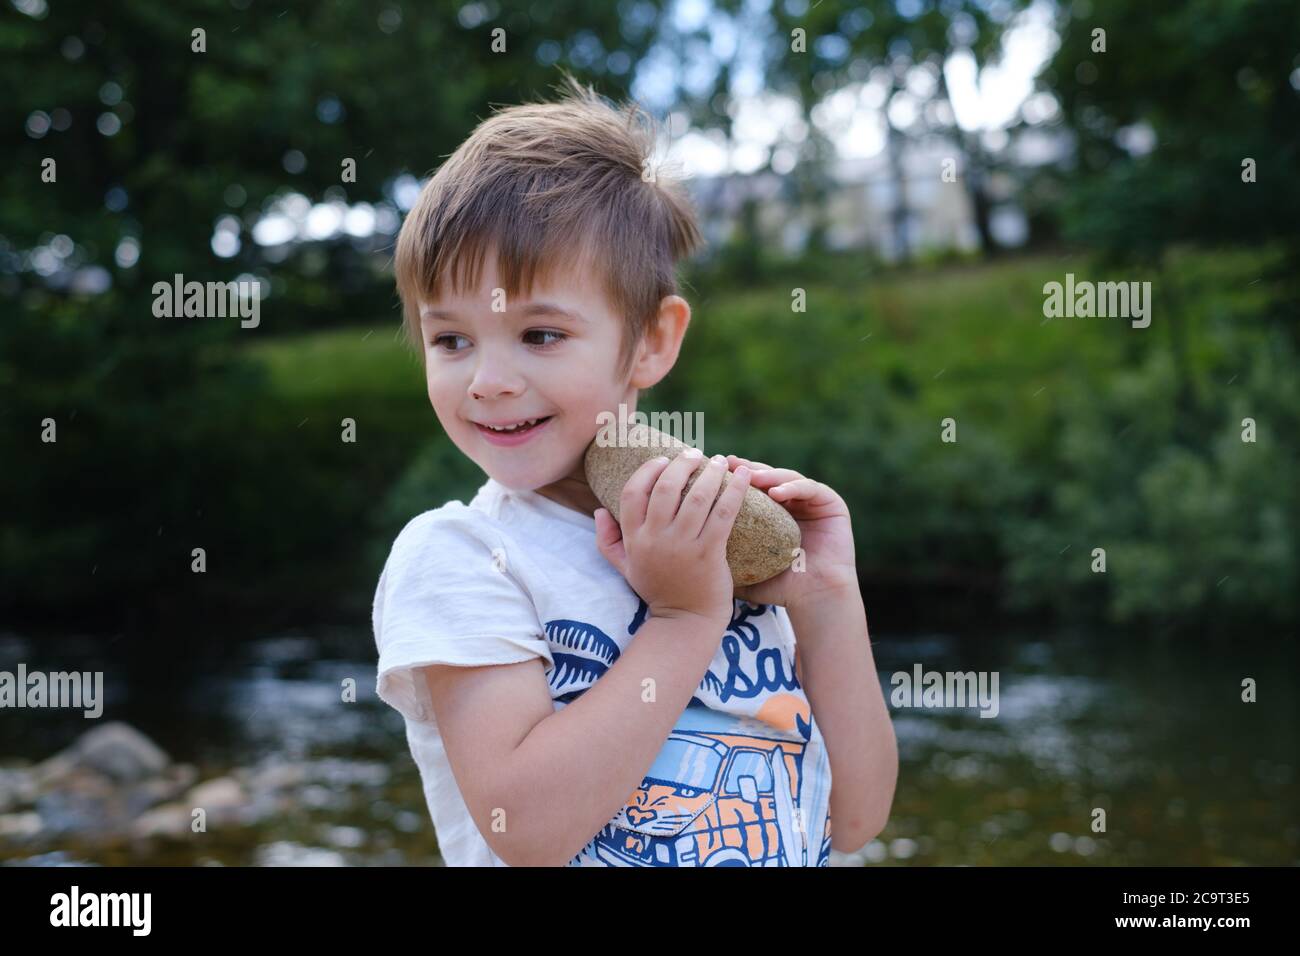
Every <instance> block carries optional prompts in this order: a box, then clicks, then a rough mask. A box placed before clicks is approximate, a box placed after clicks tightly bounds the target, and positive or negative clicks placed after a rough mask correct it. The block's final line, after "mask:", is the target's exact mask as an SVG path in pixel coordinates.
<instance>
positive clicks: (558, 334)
mask: <svg viewBox="0 0 1300 956" xmlns="http://www.w3.org/2000/svg"><path fill="white" fill-rule="evenodd" d="M524 335H554V336H555V337H556V340H555V341H554V342H549V343H545V344H543V345H542V346H541V348H544V349H549V348H551V347H552V346H553V345H558V344H559V343H560V342H563V341H564V340H565V339H567V338H568V336H567V335H565V334H564V333H563V332H556V331H555V330H554V329H529V330H528V331H527V332H525V333H524Z"/></svg>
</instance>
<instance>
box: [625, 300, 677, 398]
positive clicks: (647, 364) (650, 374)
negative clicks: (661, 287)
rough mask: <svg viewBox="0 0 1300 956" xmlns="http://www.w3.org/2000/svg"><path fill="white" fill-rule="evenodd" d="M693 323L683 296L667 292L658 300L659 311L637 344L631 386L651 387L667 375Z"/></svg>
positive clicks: (629, 383) (675, 361)
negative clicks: (687, 330) (688, 328)
mask: <svg viewBox="0 0 1300 956" xmlns="http://www.w3.org/2000/svg"><path fill="white" fill-rule="evenodd" d="M690 324H691V306H690V303H688V302H687V301H686V300H685V299H683V298H682V297H681V296H680V295H667V296H664V297H663V298H662V299H660V300H659V312H658V313H657V314H656V315H655V320H654V321H653V322H652V323H651V324H650V328H649V329H648V330H647V331H646V334H645V337H644V338H643V339H642V340H641V344H640V345H639V346H638V347H637V357H636V359H635V361H634V362H633V363H632V377H631V379H630V381H629V382H628V385H629V386H631V387H632V388H650V387H651V386H653V385H655V384H656V383H658V381H659V380H660V379H662V378H663V377H664V376H665V375H667V374H668V373H669V372H670V371H671V370H672V367H673V366H674V365H675V364H677V353H678V352H680V351H681V347H682V339H684V338H685V337H686V328H687V326H689V325H690Z"/></svg>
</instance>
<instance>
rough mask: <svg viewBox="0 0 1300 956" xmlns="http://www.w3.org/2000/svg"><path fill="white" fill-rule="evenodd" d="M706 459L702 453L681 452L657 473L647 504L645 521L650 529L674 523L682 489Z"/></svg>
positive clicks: (662, 527)
mask: <svg viewBox="0 0 1300 956" xmlns="http://www.w3.org/2000/svg"><path fill="white" fill-rule="evenodd" d="M704 461H706V459H705V458H704V457H703V456H702V455H696V456H693V457H692V456H688V455H687V454H686V452H681V453H680V454H678V455H677V457H675V458H674V459H673V460H672V461H670V462H669V463H668V464H667V465H665V466H663V469H662V471H659V472H658V473H657V475H656V477H657V480H656V481H655V483H654V489H653V490H652V491H651V492H650V501H649V502H648V503H647V504H646V506H645V507H646V512H645V522H646V524H647V525H648V526H649V528H650V530H652V531H658V530H662V529H664V528H666V527H668V525H670V524H672V521H673V518H675V517H676V516H677V509H678V508H679V507H680V506H681V503H682V490H683V489H684V488H685V487H686V482H687V480H688V479H689V478H690V477H691V475H693V474H695V472H696V470H697V469H698V468H699V467H700V464H701V463H702V462H704Z"/></svg>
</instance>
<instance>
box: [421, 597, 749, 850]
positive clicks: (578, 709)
mask: <svg viewBox="0 0 1300 956" xmlns="http://www.w3.org/2000/svg"><path fill="white" fill-rule="evenodd" d="M726 629H727V621H725V620H720V619H715V618H703V617H700V616H697V615H681V616H671V617H655V618H651V619H650V620H648V621H647V622H646V623H645V624H644V625H643V626H642V627H641V629H640V630H638V631H637V635H636V639H635V640H634V641H632V642H631V643H630V644H629V645H628V647H627V649H626V650H624V651H623V653H622V654H621V655H620V656H619V659H618V660H617V661H616V662H615V663H614V665H613V666H612V667H610V669H609V670H608V671H606V672H605V673H604V674H603V675H601V677H600V680H598V681H596V682H595V683H594V684H593V685H592V686H591V687H590V688H589V689H588V690H587V691H586V692H585V693H583V694H582V695H581V696H580V697H578V698H577V699H576V700H574V701H573V702H572V703H570V704H568V705H567V706H565V707H564V708H562V709H561V710H559V711H556V710H555V709H554V704H553V703H552V701H551V694H550V690H549V688H548V687H547V684H546V679H545V671H544V670H543V667H542V664H541V661H540V660H539V659H534V660H530V661H523V662H520V663H516V664H498V665H492V666H487V667H458V666H453V665H434V666H429V667H425V668H423V671H424V678H425V681H426V684H427V686H428V689H429V695H430V697H431V698H432V702H433V710H434V717H435V719H436V720H437V722H438V727H439V731H440V732H441V734H442V739H443V743H444V745H445V746H446V748H447V760H448V762H449V763H450V764H451V768H452V772H453V774H454V775H455V777H456V783H457V785H458V786H459V788H460V792H461V795H462V796H463V797H464V799H465V805H466V807H467V808H468V809H469V812H470V815H471V816H472V817H473V819H474V822H475V824H476V825H477V826H478V829H479V832H480V833H481V834H482V835H483V838H484V839H485V840H486V841H487V843H488V845H489V846H490V847H491V848H492V851H493V852H494V853H496V855H497V856H499V857H500V858H501V859H502V860H504V861H505V862H506V863H508V864H510V865H511V866H564V865H566V864H567V863H569V861H571V860H572V859H573V858H574V857H575V856H576V855H577V854H578V852H579V851H580V850H581V849H582V848H583V847H584V846H586V845H587V843H588V842H590V841H591V839H592V837H594V836H595V835H596V834H597V833H598V832H599V831H600V829H601V827H603V826H605V824H607V823H609V821H610V820H612V819H613V818H614V816H615V814H617V813H618V811H619V810H620V809H622V807H623V806H624V805H625V804H626V802H627V799H628V797H629V796H631V794H632V793H633V792H634V791H635V790H636V788H637V787H638V786H639V785H640V783H641V781H642V779H643V778H644V777H645V774H646V772H647V771H648V770H649V769H650V765H651V764H652V763H653V762H654V759H655V757H657V756H658V755H659V752H660V750H661V749H662V748H663V745H664V741H666V740H667V739H668V735H669V734H670V733H671V732H672V729H673V727H674V726H675V724H676V722H677V719H678V718H679V717H680V716H681V714H682V712H683V711H684V710H685V709H686V706H687V704H689V703H690V699H691V696H692V695H693V694H694V693H695V689H696V687H697V686H698V685H699V682H700V680H701V679H702V678H703V677H704V674H705V672H706V671H707V670H708V666H709V663H710V661H712V659H713V655H714V653H715V652H716V651H717V649H718V645H719V642H720V641H721V639H722V635H723V633H724V632H725V631H726ZM648 681H653V684H647V683H646V682H648Z"/></svg>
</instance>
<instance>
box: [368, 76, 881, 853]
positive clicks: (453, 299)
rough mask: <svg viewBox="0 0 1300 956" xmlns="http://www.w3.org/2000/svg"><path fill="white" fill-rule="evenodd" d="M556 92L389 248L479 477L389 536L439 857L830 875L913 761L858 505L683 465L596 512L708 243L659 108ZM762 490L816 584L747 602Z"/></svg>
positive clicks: (646, 476)
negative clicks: (743, 545)
mask: <svg viewBox="0 0 1300 956" xmlns="http://www.w3.org/2000/svg"><path fill="white" fill-rule="evenodd" d="M569 84H570V89H569V90H568V95H566V96H565V98H564V99H562V100H561V101H559V102H554V103H534V104H527V105H523V106H516V107H511V108H508V109H504V110H501V111H499V112H497V113H495V114H494V115H493V116H491V117H490V118H488V119H487V120H485V121H484V122H482V123H481V124H480V125H479V126H478V128H477V129H476V130H475V131H474V132H473V134H472V135H471V136H470V137H469V139H468V140H466V141H465V143H463V144H462V145H461V146H460V148H459V149H457V150H456V152H455V153H453V154H452V155H451V157H450V158H449V159H448V160H447V162H446V163H445V164H444V165H443V166H442V167H441V169H440V170H439V171H438V173H437V174H436V175H435V176H434V177H433V178H432V179H431V180H430V181H429V182H428V183H427V184H426V185H425V187H424V189H423V191H422V192H421V194H420V196H419V199H418V200H417V202H416V204H415V206H414V208H412V210H411V212H410V214H409V215H408V216H407V218H406V221H405V223H404V225H403V227H402V231H401V234H400V236H399V237H398V241H397V250H396V273H397V283H398V288H399V291H400V293H401V297H402V302H403V308H404V312H405V322H406V328H407V330H408V332H409V333H410V334H411V336H412V339H413V341H415V342H416V343H418V345H419V350H420V354H421V356H422V358H423V362H424V367H425V376H426V381H427V384H428V394H429V401H430V402H431V403H432V405H433V410H434V412H435V414H436V415H437V417H438V421H439V422H440V423H441V425H442V427H443V429H444V430H445V431H446V433H447V435H448V436H449V437H450V439H451V440H452V441H453V442H454V443H455V444H456V447H457V448H459V449H460V450H461V451H462V452H463V453H464V454H465V455H467V456H468V457H469V458H470V459H471V460H473V461H474V463H475V464H477V465H478V466H479V467H480V468H482V469H483V471H484V472H485V473H486V474H487V480H486V482H485V483H484V484H483V486H482V487H481V488H480V489H479V490H478V492H477V494H476V495H475V496H474V498H473V500H471V501H470V502H469V504H468V505H466V504H463V503H461V502H459V501H451V502H448V503H447V504H444V505H443V506H442V507H439V508H435V509H433V510H430V511H426V512H424V513H423V514H421V515H419V516H417V517H415V518H414V519H412V520H411V521H410V523H409V524H407V525H406V527H405V528H404V529H403V530H402V531H401V533H400V534H399V535H398V537H397V539H396V541H395V542H394V544H393V547H392V552H391V553H390V555H389V557H388V561H387V563H386V565H385V567H384V570H383V573H382V574H381V576H380V579H379V586H378V589H377V590H376V592H375V602H374V615H373V624H374V631H375V642H376V646H377V648H378V652H379V665H378V680H377V691H378V693H379V696H380V697H381V698H382V699H383V700H385V701H387V702H388V703H389V704H390V705H392V706H393V707H394V708H396V709H397V710H398V711H399V712H401V714H402V715H403V716H404V717H405V719H406V731H407V741H408V743H409V744H410V747H411V754H412V756H413V757H414V759H415V762H416V764H417V765H418V767H419V769H420V774H421V779H422V781H423V785H424V792H425V797H426V800H427V801H428V805H429V811H430V814H431V816H432V818H433V823H434V827H435V830H436V832H437V836H438V842H439V846H440V848H441V851H442V854H443V857H444V859H445V861H446V863H447V864H448V865H451V866H463V865H470V866H520V865H543V866H546V865H550V866H556V865H572V866H581V865H589V866H717V865H726V866H825V865H827V863H828V861H829V857H830V849H831V847H832V839H831V818H832V817H834V819H835V842H834V844H833V845H834V847H835V848H836V849H837V850H842V851H846V852H851V851H855V850H857V849H859V848H860V847H861V846H862V845H864V844H865V843H866V842H867V841H868V840H869V839H871V838H872V837H874V836H875V835H876V834H877V833H879V832H880V830H881V829H882V828H883V827H884V825H885V821H886V820H887V818H888V815H889V807H890V804H891V802H892V800H893V792H894V783H895V779H896V776H897V768H898V759H897V751H896V746H895V741H894V734H893V728H892V726H891V725H890V722H889V716H888V712H887V710H886V708H885V704H884V697H883V694H882V693H881V688H880V684H879V682H878V679H877V677H876V672H875V666H874V662H873V660H872V655H871V648H870V644H869V641H868V637H867V627H866V615H865V611H864V609H863V606H862V600H861V596H860V591H859V588H858V582H857V575H856V572H855V570H854V564H853V540H852V533H851V529H850V524H849V514H848V509H847V508H846V507H845V505H844V502H843V501H842V499H840V497H839V496H838V495H836V494H835V492H833V491H831V490H830V489H829V488H827V487H826V486H825V485H822V484H819V483H818V482H814V481H811V480H810V479H807V478H804V477H803V476H802V475H799V474H798V473H796V472H793V471H790V470H789V469H782V468H771V467H769V466H767V465H763V464H761V463H753V462H748V461H746V460H744V459H740V458H737V457H736V456H734V455H733V456H729V457H728V458H726V459H721V456H715V460H714V461H713V462H705V461H704V460H703V458H702V456H700V455H699V453H698V451H697V450H695V449H691V453H694V454H693V455H692V454H691V453H687V452H684V453H682V454H680V455H677V456H676V457H674V458H673V459H672V460H671V462H669V461H668V459H667V458H660V459H657V460H652V461H649V462H647V463H646V464H645V465H643V466H642V467H641V468H640V469H639V470H638V471H637V472H636V473H635V474H634V475H633V477H632V479H631V480H630V481H629V482H628V485H627V487H626V489H625V491H624V492H623V496H622V498H621V501H620V514H621V517H622V524H621V526H620V524H619V523H616V522H615V521H614V520H613V518H612V516H611V515H610V514H609V512H608V511H606V510H605V509H603V508H601V507H600V503H599V502H598V501H597V499H596V497H595V495H594V494H593V493H592V490H591V488H590V487H588V485H587V483H586V480H585V477H584V471H583V455H584V452H585V451H586V449H587V447H588V445H589V444H590V443H591V441H592V440H593V438H594V437H595V436H596V433H597V432H598V431H599V430H600V416H601V414H602V413H607V412H616V410H617V409H618V407H619V405H620V404H624V405H626V407H627V409H629V410H635V408H636V401H637V394H638V390H640V389H643V388H649V387H651V386H653V385H654V384H655V383H656V382H658V381H659V380H660V379H662V378H663V377H664V376H665V375H666V374H668V372H669V371H670V370H671V368H672V366H673V364H674V363H675V361H676V359H677V354H678V351H679V349H680V348H681V344H682V340H683V336H684V335H685V332H686V328H687V325H688V323H689V321H690V307H689V306H688V305H687V303H686V301H685V300H684V299H682V298H681V297H680V296H679V295H677V288H676V278H675V267H676V263H677V261H678V260H679V259H681V258H683V257H684V256H686V255H688V254H689V253H690V252H691V251H692V250H693V249H694V248H695V247H696V246H697V245H698V243H699V241H700V237H699V231H698V227H697V225H696V222H695V218H694V214H693V212H692V210H691V208H690V204H689V202H688V201H687V199H686V198H684V196H683V194H682V193H681V192H680V191H679V189H678V188H677V187H676V186H675V185H673V184H671V183H669V182H667V181H665V180H664V179H663V178H661V177H652V176H643V171H644V170H646V169H648V168H649V166H648V162H649V157H650V155H651V152H652V150H653V146H654V133H653V124H652V123H651V124H649V126H648V127H647V125H646V124H644V123H640V122H638V121H639V120H641V119H645V118H647V117H645V114H644V113H643V112H642V111H641V110H640V109H639V108H637V107H636V106H635V105H628V106H624V107H620V108H614V107H611V106H610V105H608V104H607V103H606V102H605V101H604V100H602V99H601V98H600V97H599V96H597V95H596V94H595V93H594V91H592V90H590V89H589V88H583V87H581V86H579V85H578V84H576V83H574V82H573V81H572V80H570V81H569ZM716 459H721V460H720V461H719V460H716ZM701 466H703V468H702V470H701ZM730 469H734V471H733V472H732V474H731V477H730V478H729V479H728V481H727V485H726V488H725V489H723V490H722V493H721V494H720V495H719V494H718V492H719V489H720V488H721V486H722V483H723V481H722V476H723V473H724V472H726V471H728V470H730ZM696 471H700V476H699V478H698V479H697V480H696V482H695V484H694V485H693V488H692V492H691V494H689V495H687V496H685V497H684V496H683V489H684V488H685V485H686V482H687V480H688V478H689V477H690V476H691V475H692V474H694V473H695V472H696ZM751 482H752V483H753V485H754V487H756V488H760V489H762V490H765V491H767V492H768V493H769V494H771V496H772V497H773V499H774V500H776V501H778V502H780V503H781V504H782V505H784V506H785V507H786V508H787V509H788V510H789V511H790V513H791V514H792V515H793V516H794V518H795V519H796V520H797V521H798V522H799V524H800V528H801V532H802V539H803V547H804V549H805V557H806V569H801V570H797V571H796V570H794V569H791V570H788V571H785V572H783V573H782V574H781V575H778V576H777V577H776V578H773V579H771V580H770V581H766V582H763V583H761V584H758V585H751V586H749V587H746V588H741V589H739V590H737V589H735V588H734V587H733V584H732V580H731V574H730V571H729V570H728V566H727V563H726V541H727V537H728V535H729V534H730V531H731V527H732V524H733V522H734V520H735V516H736V514H737V512H738V510H739V507H740V503H741V500H742V498H743V496H744V493H745V489H746V488H748V487H749V485H750V483H751ZM715 499H716V500H715ZM796 632H797V633H798V641H799V644H798V648H796V642H795V635H796ZM814 704H815V705H816V707H817V712H816V719H814V717H813V705H814ZM832 758H833V760H832ZM832 765H833V769H834V776H835V789H834V796H832V790H831V777H832Z"/></svg>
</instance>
